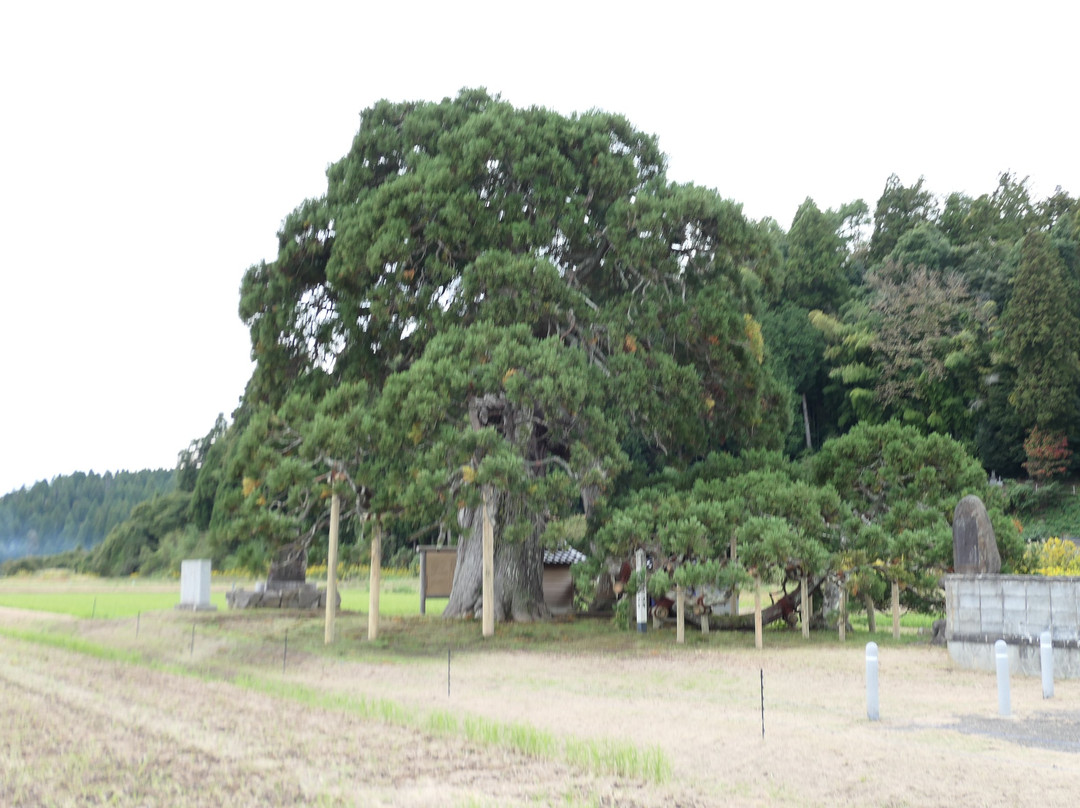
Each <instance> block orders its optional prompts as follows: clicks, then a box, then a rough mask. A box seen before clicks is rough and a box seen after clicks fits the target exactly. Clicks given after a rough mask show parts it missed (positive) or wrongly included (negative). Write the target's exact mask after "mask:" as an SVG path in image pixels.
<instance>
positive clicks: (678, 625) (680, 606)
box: [675, 586, 686, 643]
mask: <svg viewBox="0 0 1080 808" xmlns="http://www.w3.org/2000/svg"><path fill="white" fill-rule="evenodd" d="M675 642H677V643H684V642H686V591H685V590H684V589H683V588H682V587H681V586H676V587H675Z"/></svg>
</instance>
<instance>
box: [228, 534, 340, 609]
mask: <svg viewBox="0 0 1080 808" xmlns="http://www.w3.org/2000/svg"><path fill="white" fill-rule="evenodd" d="M225 600H226V602H227V603H228V604H229V608H230V609H323V608H325V607H326V590H325V589H319V588H317V587H316V586H315V584H310V583H308V582H307V553H306V551H305V550H304V548H302V547H299V546H298V545H294V544H291V545H289V546H287V547H285V548H283V549H282V550H281V551H280V552H279V553H278V555H277V557H276V558H275V559H274V560H273V561H272V562H271V563H270V572H269V574H268V575H267V576H266V581H265V582H263V581H259V582H258V583H256V584H255V590H254V591H248V590H246V589H234V590H233V591H231V592H227V593H226V594H225ZM335 606H336V607H337V608H340V607H341V594H340V593H337V597H336V600H335Z"/></svg>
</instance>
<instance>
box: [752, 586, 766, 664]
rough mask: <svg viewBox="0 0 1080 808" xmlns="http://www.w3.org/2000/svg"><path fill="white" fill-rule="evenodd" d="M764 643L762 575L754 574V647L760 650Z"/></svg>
mask: <svg viewBox="0 0 1080 808" xmlns="http://www.w3.org/2000/svg"><path fill="white" fill-rule="evenodd" d="M764 645H765V642H764V635H763V633H762V630H761V576H760V575H754V647H755V648H757V649H758V650H759V651H760V650H761V649H762V648H763V647H764Z"/></svg>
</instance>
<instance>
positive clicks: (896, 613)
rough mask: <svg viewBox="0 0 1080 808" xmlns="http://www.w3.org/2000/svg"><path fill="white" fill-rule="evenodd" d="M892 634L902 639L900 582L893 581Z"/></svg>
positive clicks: (896, 638) (897, 638) (894, 637)
mask: <svg viewBox="0 0 1080 808" xmlns="http://www.w3.org/2000/svg"><path fill="white" fill-rule="evenodd" d="M892 635H893V639H894V640H899V639H900V582H899V581H893V582H892Z"/></svg>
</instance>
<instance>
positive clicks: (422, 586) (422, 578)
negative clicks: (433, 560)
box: [419, 550, 427, 615]
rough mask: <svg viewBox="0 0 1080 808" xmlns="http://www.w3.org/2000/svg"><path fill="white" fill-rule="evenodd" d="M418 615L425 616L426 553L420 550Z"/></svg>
mask: <svg viewBox="0 0 1080 808" xmlns="http://www.w3.org/2000/svg"><path fill="white" fill-rule="evenodd" d="M419 552H420V614H422V615H423V614H427V553H426V552H424V551H423V550H420V551H419Z"/></svg>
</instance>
